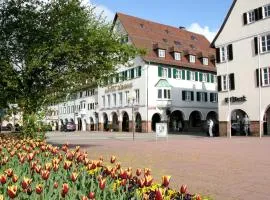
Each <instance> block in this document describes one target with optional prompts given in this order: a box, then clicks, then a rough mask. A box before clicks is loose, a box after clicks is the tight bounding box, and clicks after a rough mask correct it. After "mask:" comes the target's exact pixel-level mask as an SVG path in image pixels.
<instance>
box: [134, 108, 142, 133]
mask: <svg viewBox="0 0 270 200" xmlns="http://www.w3.org/2000/svg"><path fill="white" fill-rule="evenodd" d="M135 131H136V132H142V116H141V114H140V113H139V112H137V113H135Z"/></svg>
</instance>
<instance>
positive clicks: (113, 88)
mask: <svg viewBox="0 0 270 200" xmlns="http://www.w3.org/2000/svg"><path fill="white" fill-rule="evenodd" d="M130 88H132V83H128V84H120V85H113V86H109V87H107V88H106V89H105V93H109V92H115V91H120V90H125V89H130Z"/></svg>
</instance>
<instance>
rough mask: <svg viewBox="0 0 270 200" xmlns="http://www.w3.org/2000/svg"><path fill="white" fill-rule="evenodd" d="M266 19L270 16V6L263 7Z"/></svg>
mask: <svg viewBox="0 0 270 200" xmlns="http://www.w3.org/2000/svg"><path fill="white" fill-rule="evenodd" d="M263 11H264V12H263V13H264V18H265V17H269V16H270V4H269V5H266V6H264V7H263Z"/></svg>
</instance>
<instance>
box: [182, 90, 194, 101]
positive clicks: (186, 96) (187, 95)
mask: <svg viewBox="0 0 270 200" xmlns="http://www.w3.org/2000/svg"><path fill="white" fill-rule="evenodd" d="M182 100H183V101H194V92H192V91H182Z"/></svg>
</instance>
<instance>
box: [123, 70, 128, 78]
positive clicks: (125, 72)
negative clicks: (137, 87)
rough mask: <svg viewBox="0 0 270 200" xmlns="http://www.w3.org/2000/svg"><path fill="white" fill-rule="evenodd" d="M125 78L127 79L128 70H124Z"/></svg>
mask: <svg viewBox="0 0 270 200" xmlns="http://www.w3.org/2000/svg"><path fill="white" fill-rule="evenodd" d="M124 80H127V70H126V71H124Z"/></svg>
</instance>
